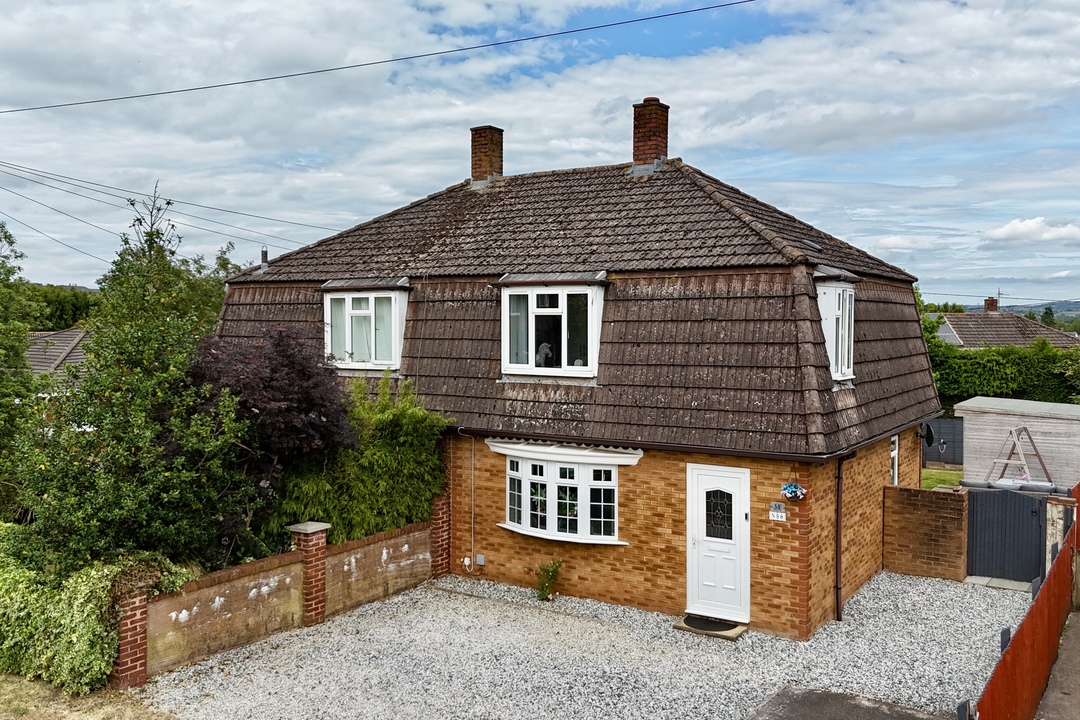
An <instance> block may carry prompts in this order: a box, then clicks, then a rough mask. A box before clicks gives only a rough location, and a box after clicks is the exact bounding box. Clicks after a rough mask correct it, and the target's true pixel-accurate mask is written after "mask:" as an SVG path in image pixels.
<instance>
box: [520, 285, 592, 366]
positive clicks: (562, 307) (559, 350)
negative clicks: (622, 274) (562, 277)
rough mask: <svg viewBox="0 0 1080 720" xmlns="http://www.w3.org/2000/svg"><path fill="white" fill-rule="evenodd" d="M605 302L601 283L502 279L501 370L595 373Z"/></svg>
mask: <svg viewBox="0 0 1080 720" xmlns="http://www.w3.org/2000/svg"><path fill="white" fill-rule="evenodd" d="M505 277H509V276H504V278H505ZM603 302H604V288H603V287H602V286H599V285H587V284H584V283H581V284H558V285H556V284H553V285H546V286H545V285H541V286H535V285H516V284H515V285H511V286H506V285H504V286H503V288H502V369H503V372H504V373H507V374H519V375H522V374H523V375H554V376H559V375H562V376H569V377H595V376H596V370H597V366H598V356H599V354H600V318H601V316H602V314H603Z"/></svg>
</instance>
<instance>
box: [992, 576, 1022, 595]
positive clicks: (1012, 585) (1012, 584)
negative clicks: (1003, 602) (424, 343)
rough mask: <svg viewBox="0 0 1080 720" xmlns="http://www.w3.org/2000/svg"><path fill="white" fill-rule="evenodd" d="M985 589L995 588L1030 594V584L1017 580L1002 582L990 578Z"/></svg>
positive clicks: (999, 579)
mask: <svg viewBox="0 0 1080 720" xmlns="http://www.w3.org/2000/svg"><path fill="white" fill-rule="evenodd" d="M986 587H992V588H997V589H998V590H1017V591H1019V592H1031V583H1029V582H1021V581H1019V580H1002V579H1001V578H992V579H991V580H990V582H988V583H986Z"/></svg>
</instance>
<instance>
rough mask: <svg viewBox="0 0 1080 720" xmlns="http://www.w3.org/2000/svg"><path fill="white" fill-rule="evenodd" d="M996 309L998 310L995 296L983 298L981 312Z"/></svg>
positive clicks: (994, 310) (995, 310)
mask: <svg viewBox="0 0 1080 720" xmlns="http://www.w3.org/2000/svg"><path fill="white" fill-rule="evenodd" d="M997 311H998V300H997V298H995V297H988V298H986V299H985V300H983V312H984V313H990V312H997Z"/></svg>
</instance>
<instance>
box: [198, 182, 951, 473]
mask: <svg viewBox="0 0 1080 720" xmlns="http://www.w3.org/2000/svg"><path fill="white" fill-rule="evenodd" d="M627 170H628V166H627V165H614V166H607V167H596V168H585V169H580V170H562V171H557V172H546V173H532V174H528V175H519V176H513V177H504V178H501V179H498V180H496V181H494V182H492V183H490V184H487V185H485V186H483V187H479V188H473V187H470V184H469V183H467V182H466V183H463V184H461V185H456V186H453V187H451V188H448V189H447V190H444V191H442V192H440V193H436V194H435V195H432V196H430V197H427V198H425V199H423V200H420V201H419V202H416V203H413V204H411V205H408V206H405V207H403V208H400V209H399V210H395V211H393V212H391V213H389V214H387V215H383V216H381V217H379V218H375V219H374V220H371V221H370V222H367V223H364V224H362V225H358V226H357V227H355V228H353V229H351V230H347V231H345V232H343V233H340V234H338V235H335V236H333V237H330V238H327V239H325V240H322V241H320V242H318V243H315V244H314V245H310V246H308V247H305V248H302V249H300V250H297V251H295V252H292V253H289V254H287V255H283V256H281V257H278V258H276V259H275V260H273V261H272V262H271V263H270V264H269V266H268V267H267V268H266V269H265V270H259V269H257V268H252V269H250V270H247V271H245V272H244V273H242V274H240V275H239V276H237V277H235V278H232V279H231V280H230V284H229V292H228V296H227V299H226V304H225V308H224V310H223V312H222V319H221V324H220V328H219V333H220V334H221V335H222V336H223V337H226V338H232V339H236V340H244V339H248V340H260V339H263V338H265V337H266V335H267V334H268V333H270V332H272V331H273V329H274V328H275V327H279V326H288V327H291V328H292V329H294V330H295V331H296V332H297V333H299V334H300V335H301V336H302V337H304V338H306V341H307V342H308V343H309V344H310V345H311V346H312V348H314V349H317V351H318V352H320V353H321V352H322V351H323V331H324V319H323V290H322V286H323V284H324V283H327V282H328V281H349V282H350V283H358V282H361V279H365V280H363V282H374V280H372V279H381V280H379V281H380V282H384V283H385V282H389V281H390V280H391V279H395V280H400V278H402V277H403V276H404V277H407V278H408V282H409V287H410V292H409V302H408V308H407V313H408V314H407V321H406V326H405V344H404V351H403V358H402V364H401V369H400V372H401V374H402V375H404V376H406V377H410V378H412V379H413V380H414V381H415V383H416V389H417V392H418V393H419V394H420V395H421V397H422V398H423V401H424V404H425V406H426V407H429V408H431V409H433V410H437V411H439V412H441V413H444V414H445V415H448V416H450V417H453V418H455V420H456V422H457V423H458V424H460V425H463V426H465V427H469V428H473V429H476V430H482V431H486V432H489V433H498V434H502V435H506V436H516V437H533V436H541V437H559V438H580V439H581V440H583V441H587V442H588V441H592V442H603V443H608V444H613V445H624V446H625V445H635V444H639V445H644V444H650V445H659V446H682V447H695V448H712V449H715V450H717V451H725V450H726V451H731V452H737V453H751V454H752V453H766V454H778V455H799V456H819V457H820V456H827V455H832V454H835V453H839V452H843V451H845V450H846V449H848V448H851V447H854V446H857V445H859V444H861V443H863V442H867V441H870V440H873V439H876V438H879V437H882V436H885V435H888V434H892V433H893V432H895V431H896V430H898V429H900V428H903V427H907V426H910V425H911V424H913V423H915V422H918V421H920V420H923V419H926V418H927V417H929V416H932V415H934V414H935V413H937V412H938V411H939V410H940V406H939V404H938V399H937V392H936V389H935V387H934V383H933V378H932V375H931V371H930V365H929V360H928V358H927V355H926V348H925V343H924V341H923V336H922V329H921V325H920V323H919V318H918V314H917V311H916V306H915V296H914V293H913V291H912V282H913V280H914V278H913V277H912V276H910V275H908V274H907V273H905V272H903V271H902V270H900V269H898V268H896V267H893V266H892V265H889V264H887V263H885V262H883V261H881V260H878V259H877V258H874V257H872V256H871V255H868V254H867V253H865V252H863V251H861V250H859V249H857V248H855V247H852V246H851V245H848V244H846V243H844V242H842V241H840V240H837V239H836V238H834V237H832V236H830V235H828V234H826V233H823V232H821V231H819V230H816V229H814V228H813V227H811V226H809V225H807V224H806V223H803V222H801V221H799V220H797V219H795V218H793V217H791V216H790V215H787V214H786V213H783V212H781V211H779V210H777V209H776V208H774V207H772V206H770V205H767V204H765V203H763V202H761V201H759V200H757V199H755V198H752V197H750V196H749V195H746V194H745V193H742V192H740V191H739V190H737V189H736V188H733V187H731V186H730V185H726V184H724V183H722V182H720V181H719V180H716V179H715V178H712V177H709V176H708V175H705V174H704V173H702V172H700V171H698V170H696V169H694V168H692V167H690V166H689V165H686V164H684V163H682V162H681V161H679V160H668V161H664V162H663V163H662V165H661V168H660V169H659V170H657V171H656V172H654V173H653V174H651V175H638V176H631V175H628V173H627ZM824 265H827V266H829V267H830V268H838V269H840V270H842V271H847V272H850V273H855V274H857V275H859V276H861V277H862V278H863V279H864V280H863V282H861V283H859V284H858V286H857V289H856V293H855V298H856V300H855V332H856V337H855V376H856V378H855V382H854V384H853V385H852V386H850V387H844V388H839V389H838V388H836V387H835V383H834V382H833V380H832V376H831V373H830V371H829V360H828V356H827V353H826V350H825V340H824V335H823V333H822V328H821V320H820V317H819V312H818V306H817V301H816V291H815V289H814V281H813V272H814V266H824ZM601 271H606V273H607V274H606V282H607V283H608V284H607V287H606V289H605V292H604V312H603V322H602V325H601V336H600V357H599V363H598V367H599V372H598V375H597V377H596V378H595V381H572V380H568V381H558V382H551V381H550V379H545V380H548V381H541V380H539V379H536V378H517V377H507V378H504V377H503V376H502V370H501V364H500V334H501V328H500V309H499V298H500V293H499V290H498V288H497V287H494V286H493V283H496V282H497V281H498V280H499V279H500V277H502V276H504V275H505V274H507V273H511V274H515V275H516V274H523V275H528V274H535V273H575V274H576V276H578V277H580V276H581V275H582V274H584V273H594V274H595V273H599V272H601ZM830 272H835V271H832V270H830Z"/></svg>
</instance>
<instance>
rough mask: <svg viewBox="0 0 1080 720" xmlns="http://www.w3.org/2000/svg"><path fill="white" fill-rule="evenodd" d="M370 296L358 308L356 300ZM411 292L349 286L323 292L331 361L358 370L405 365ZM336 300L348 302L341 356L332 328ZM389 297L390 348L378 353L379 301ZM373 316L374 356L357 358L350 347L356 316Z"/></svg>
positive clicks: (370, 339) (326, 342)
mask: <svg viewBox="0 0 1080 720" xmlns="http://www.w3.org/2000/svg"><path fill="white" fill-rule="evenodd" d="M365 299H366V300H367V308H366V309H361V308H356V307H355V305H356V304H358V303H354V300H356V301H362V300H365ZM408 299H409V293H408V292H407V291H404V290H347V291H338V292H327V293H324V295H323V326H324V335H323V343H324V344H323V348H324V353H325V357H326V359H327V362H328V363H330V364H331V365H333V366H334V367H338V368H343V369H356V370H387V369H390V370H396V369H398V368H400V367H401V352H402V346H403V345H404V341H405V313H406V310H407V308H408ZM336 301H342V302H343V303H344V308H343V311H344V324H343V326H342V328H343V330H344V333H343V335H344V336H343V337H342V338H341V347H343V348H345V350H344V357H340V358H339V357H337V355H336V354H335V353H334V344H335V343H334V341H335V337H334V335H333V332H332V331H333V328H332V323H333V319H332V313H333V312H334V310H333V305H334V303H335V302H336ZM386 301H389V303H390V313H389V321H390V327H389V328H387V329H386V331H387V332H388V333H389V338H388V340H389V344H390V346H389V348H388V350H389V352H388V353H384V354H383V356H382V357H376V356H377V355H378V346H379V343H378V338H377V336H376V333H377V330H378V321H377V320H376V310H375V308H376V307H377V304H381V303H383V302H386ZM362 317H367V318H370V321H369V323H368V325H369V328H370V330H369V332H370V334H369V336H368V342H369V347H370V348H371V355H372V357H371V358H370V359H368V360H354V359H353V358H352V357H351V354H350V353H349V351H348V348H350V347H351V346H352V340H353V332H354V327H353V326H354V323H353V321H352V319H353V318H362Z"/></svg>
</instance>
